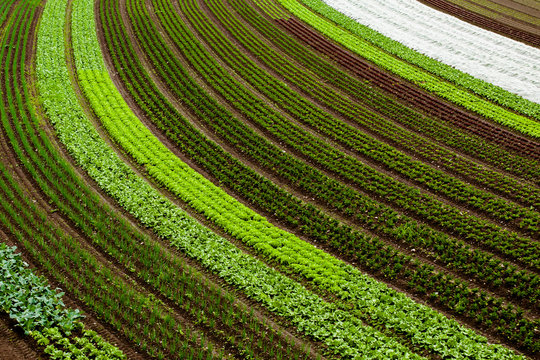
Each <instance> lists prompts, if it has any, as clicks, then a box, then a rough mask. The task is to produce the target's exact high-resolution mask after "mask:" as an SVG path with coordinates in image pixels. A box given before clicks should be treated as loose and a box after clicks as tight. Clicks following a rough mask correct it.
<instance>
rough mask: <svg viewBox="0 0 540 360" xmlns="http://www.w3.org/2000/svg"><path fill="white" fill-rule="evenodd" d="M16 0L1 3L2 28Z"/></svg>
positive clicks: (0, 25) (0, 19)
mask: <svg viewBox="0 0 540 360" xmlns="http://www.w3.org/2000/svg"><path fill="white" fill-rule="evenodd" d="M14 3H15V0H5V1H2V4H0V28H1V27H2V26H3V25H4V22H5V21H6V20H7V19H8V15H9V11H10V10H11V8H12V6H13V4H14Z"/></svg>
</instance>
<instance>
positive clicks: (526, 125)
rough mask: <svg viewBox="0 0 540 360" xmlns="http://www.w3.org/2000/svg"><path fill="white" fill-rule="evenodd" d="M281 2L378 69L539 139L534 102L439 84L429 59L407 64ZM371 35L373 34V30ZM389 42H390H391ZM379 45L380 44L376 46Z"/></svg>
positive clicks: (291, 2) (318, 5) (322, 7)
mask: <svg viewBox="0 0 540 360" xmlns="http://www.w3.org/2000/svg"><path fill="white" fill-rule="evenodd" d="M279 1H280V3H281V4H282V5H283V6H284V7H285V8H286V9H288V10H289V11H290V12H292V13H293V14H294V15H296V16H297V17H298V18H300V19H301V20H303V21H305V22H306V23H308V24H309V25H311V26H312V27H314V28H316V29H317V30H319V31H321V32H322V33H323V34H325V35H327V36H329V37H330V38H332V39H334V40H336V41H338V42H339V43H341V44H343V45H344V46H345V47H347V48H348V49H350V50H352V51H354V52H355V53H357V54H359V55H360V56H361V57H363V58H366V59H368V60H369V61H371V62H373V63H374V64H376V65H377V66H379V67H381V68H383V69H386V70H388V71H390V72H392V73H394V74H397V75H399V76H400V77H402V78H404V79H406V80H408V81H410V82H412V83H414V84H416V85H418V86H419V87H421V88H423V89H425V90H427V91H429V92H432V93H434V94H436V95H437V96H440V97H442V98H444V99H447V100H449V101H451V102H453V103H455V104H458V105H460V106H462V107H464V108H466V109H468V110H470V111H473V112H475V113H477V114H479V115H482V116H484V117H486V118H488V119H490V120H493V121H495V122H497V123H500V124H502V125H505V126H509V127H512V128H514V129H516V130H518V131H520V132H522V133H524V134H527V135H531V136H534V137H539V136H540V128H539V127H538V125H537V120H535V119H536V118H539V117H540V115H538V113H537V112H538V110H536V112H533V111H531V110H530V109H534V108H536V106H534V103H532V102H530V101H526V100H525V102H526V106H525V105H522V104H520V103H519V99H520V98H519V97H517V96H516V95H513V94H510V93H508V92H506V93H505V94H504V95H501V96H502V97H500V96H497V95H496V96H490V95H491V94H496V91H495V90H494V89H493V86H490V85H489V84H487V83H485V82H482V84H485V86H483V87H479V86H474V87H472V89H471V90H472V91H477V92H478V93H479V95H475V94H472V93H471V92H469V91H466V90H463V89H462V88H461V87H460V86H467V84H466V83H465V82H461V81H460V82H459V84H460V85H459V86H456V85H454V84H452V83H450V82H444V81H440V80H441V78H440V77H438V76H441V77H442V76H445V74H444V72H442V71H438V72H437V76H435V75H432V74H430V73H428V72H427V71H422V70H421V68H422V65H424V64H425V63H426V62H428V60H425V61H424V62H415V63H414V65H412V64H409V63H406V62H404V61H401V60H399V59H397V58H395V57H393V56H392V55H390V54H388V53H386V52H385V51H386V50H388V51H391V47H390V46H385V47H384V51H383V50H381V49H380V48H378V47H376V46H374V45H373V44H371V43H370V42H369V40H368V36H367V35H364V34H362V33H360V32H359V31H357V32H355V33H354V34H353V33H351V32H348V31H346V30H343V29H342V28H340V27H338V26H337V25H336V24H334V23H332V22H330V21H328V20H326V19H325V18H323V17H320V16H319V15H317V14H315V13H314V12H312V11H311V10H309V9H308V8H306V7H304V6H303V5H302V4H300V3H299V2H298V1H296V0H279ZM304 2H305V3H306V4H308V6H310V7H312V8H313V9H314V11H317V12H320V13H321V14H323V16H324V17H328V18H332V19H333V20H334V21H336V23H337V24H339V25H340V26H343V27H349V28H350V27H351V23H352V24H353V25H354V27H361V25H360V24H358V23H357V22H355V21H353V20H351V19H348V18H347V17H346V16H345V15H343V14H340V13H339V12H337V11H335V10H334V9H332V8H330V7H328V6H327V5H326V4H324V3H322V2H320V1H318V0H305V1H304ZM362 29H363V28H362ZM370 33H374V32H373V31H372V30H371V31H370ZM374 37H375V38H380V37H381V35H380V34H377V35H374ZM385 39H386V38H385ZM386 40H387V41H389V42H391V41H390V40H388V39H386ZM392 44H393V45H395V46H398V45H396V44H398V43H396V42H392ZM377 45H381V44H379V43H377ZM381 47H382V45H381ZM403 48H404V49H403ZM405 49H407V48H405V47H404V46H402V48H401V50H402V51H403V52H399V53H398V55H403V54H404V53H405V54H407V51H406V50H405ZM407 50H408V53H410V52H411V50H410V49H407ZM433 61H434V60H433ZM436 63H437V64H436V65H437V66H438V67H439V68H441V67H444V66H443V65H442V64H441V63H439V62H436ZM415 65H417V66H419V67H420V68H418V67H416V66H415ZM450 69H451V68H450ZM461 74H462V73H461ZM450 76H451V77H447V78H449V79H450V80H453V81H456V82H457V81H459V78H460V76H459V75H458V74H451V75H450ZM473 80H474V78H472V79H471V81H473ZM478 81H481V80H478ZM484 87H487V88H489V90H488V91H489V92H488V91H483V90H482V89H483V88H484ZM481 96H485V97H487V98H488V99H491V100H493V101H497V102H499V103H500V104H501V105H504V106H507V107H511V108H513V109H514V110H516V111H521V112H522V113H524V114H525V115H520V114H516V113H514V112H511V111H510V110H507V109H506V108H504V107H502V106H499V105H497V104H494V103H493V102H491V101H490V100H486V99H484V98H482V97H481ZM514 100H515V101H514ZM531 104H532V105H531ZM526 116H534V117H535V119H530V118H527V117H526Z"/></svg>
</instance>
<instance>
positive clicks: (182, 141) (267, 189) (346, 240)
mask: <svg viewBox="0 0 540 360" xmlns="http://www.w3.org/2000/svg"><path fill="white" fill-rule="evenodd" d="M115 6H117V5H116V4H115ZM100 12H101V17H102V22H103V23H104V24H105V36H106V39H107V42H108V44H109V46H110V47H111V48H112V49H115V51H113V52H110V54H111V56H112V57H113V61H114V62H115V68H116V70H117V71H118V74H119V75H120V76H121V78H122V80H123V81H124V82H125V84H126V85H127V87H128V89H129V91H130V92H131V94H132V95H133V96H134V97H135V99H136V101H137V104H138V105H139V106H141V108H142V109H144V111H145V112H146V113H147V116H148V117H149V118H150V119H152V120H153V121H155V122H156V123H157V124H158V125H159V126H160V127H161V128H162V129H163V131H165V132H166V133H167V135H168V136H170V137H171V138H172V139H174V141H175V142H176V144H177V145H178V146H179V148H180V149H182V151H183V152H185V153H186V154H189V156H190V157H193V158H194V159H195V160H196V161H197V162H198V163H200V164H202V165H204V166H205V168H206V169H207V170H209V171H210V172H211V173H212V174H214V175H215V176H216V177H217V178H218V179H219V181H222V182H223V183H226V184H228V186H230V187H231V188H232V189H234V190H235V191H237V192H240V193H241V194H242V195H249V196H250V197H249V201H251V202H252V203H253V204H255V205H256V206H260V207H263V208H265V209H269V210H268V211H269V212H270V213H272V214H275V215H276V216H279V217H280V218H281V219H283V220H284V221H286V222H287V223H288V224H290V225H291V226H299V228H300V230H301V231H302V232H303V233H304V234H306V235H307V236H310V237H313V238H315V239H316V240H317V241H322V242H323V243H327V244H329V245H331V246H332V247H334V248H335V249H338V250H339V251H340V252H344V253H347V254H348V255H350V256H354V258H355V260H356V261H359V262H360V263H361V264H362V265H363V266H366V267H367V268H368V269H370V270H371V271H375V272H377V271H382V272H383V273H384V275H385V276H390V277H392V276H401V277H403V278H405V279H407V281H408V282H409V286H411V287H412V288H414V289H415V291H417V292H418V293H420V294H423V293H425V292H426V291H428V292H430V293H431V295H430V300H431V301H435V302H436V303H439V304H442V305H444V306H446V307H448V308H450V309H452V310H453V311H457V312H458V313H459V314H464V313H465V314H467V316H469V317H470V318H472V319H475V320H476V321H478V322H480V323H485V324H492V322H494V323H500V324H501V325H502V326H499V327H498V329H499V330H498V331H500V332H501V333H502V334H504V336H505V337H507V338H509V339H512V341H519V342H520V343H525V342H526V343H528V344H532V343H534V340H533V339H534V335H532V334H533V331H534V326H535V325H534V324H533V323H530V322H528V321H527V320H524V319H523V318H522V317H521V316H517V317H516V316H515V315H514V311H513V310H512V308H508V307H506V306H501V302H500V299H493V298H492V297H490V296H486V294H485V293H483V292H481V296H480V297H477V294H476V289H472V290H471V289H468V288H467V285H466V284H465V283H462V282H460V281H457V280H456V279H451V278H448V277H446V276H443V275H442V274H440V273H433V272H432V269H429V267H427V268H426V267H423V266H419V264H418V263H416V262H411V261H410V258H405V257H404V256H403V255H402V254H400V253H396V251H395V250H393V249H391V248H389V247H387V246H386V245H383V244H382V243H381V242H380V241H378V240H377V239H370V238H366V237H365V236H364V235H362V234H360V233H358V232H355V231H353V230H351V229H350V228H348V227H345V226H340V225H339V224H338V223H337V222H336V221H335V220H332V219H329V218H328V217H326V216H324V215H323V214H322V213H320V212H318V211H317V210H316V209H315V208H314V207H312V206H310V205H307V204H302V203H300V202H299V201H298V200H297V199H294V198H292V197H291V196H290V195H289V194H287V193H285V192H284V191H282V190H280V189H279V188H277V187H276V186H275V185H273V184H272V183H271V182H269V181H267V180H266V179H264V178H262V177H260V176H257V175H256V174H254V173H253V172H252V171H250V169H247V168H245V167H242V166H240V164H239V163H238V162H237V161H236V160H234V159H232V158H231V157H230V155H228V154H226V153H224V152H223V151H221V150H220V149H219V148H217V147H216V146H215V145H214V144H213V143H211V142H208V141H207V140H205V139H204V137H201V136H200V133H198V132H197V130H194V128H193V127H191V126H189V125H188V124H187V123H186V122H185V119H183V118H182V117H181V115H179V114H178V113H176V112H175V111H174V109H171V107H170V105H169V104H168V103H167V100H166V99H165V98H163V96H162V95H161V94H160V93H159V91H158V90H157V89H156V88H155V87H154V86H153V85H152V82H151V80H150V79H149V78H148V77H146V75H145V70H144V69H142V67H141V64H140V63H139V62H138V61H136V60H134V59H136V55H135V53H134V52H133V49H131V48H130V46H129V43H128V42H126V41H125V40H124V39H126V38H127V35H126V34H125V30H124V29H123V28H122V27H121V25H119V24H121V20H120V16H119V13H118V9H114V8H112V7H111V4H110V3H109V7H106V6H102V7H101V9H100ZM151 32H152V31H151V30H150V31H149V30H144V31H142V32H140V34H141V36H142V35H144V36H146V35H147V34H149V33H151ZM111 33H112V34H113V35H111ZM117 33H120V34H121V35H117ZM151 39H152V41H156V40H157V37H152V38H151ZM164 48H165V47H163V49H164ZM147 53H148V54H153V51H152V48H149V49H148V52H147ZM158 70H159V69H158ZM173 75H174V73H173V74H171V76H173ZM177 79H178V81H179V82H183V81H184V80H186V79H187V78H185V77H179V78H177ZM165 80H166V81H168V85H170V86H172V85H174V82H173V81H172V80H171V77H166V78H165ZM178 95H186V96H185V97H181V99H182V101H183V102H185V103H186V104H190V103H192V104H193V105H191V106H193V107H192V109H193V110H194V111H196V113H197V114H198V115H199V116H200V117H201V118H211V119H213V122H216V121H217V120H218V119H220V118H219V117H218V116H217V114H218V113H216V112H215V109H214V110H212V109H211V108H210V107H209V105H211V104H212V102H213V99H212V98H205V97H204V93H201V92H200V90H199V91H198V90H197V88H194V89H193V90H192V89H190V90H189V91H188V90H186V91H183V92H181V93H179V94H178ZM171 119H175V121H171ZM224 134H227V132H224ZM224 170H226V171H224ZM314 184H319V183H318V182H315V183H314ZM312 185H313V184H312V183H310V186H312ZM326 186H327V184H324V185H323V186H321V187H319V188H318V191H320V192H323V193H324V192H325V191H326V190H327V189H326ZM374 211H377V210H376V209H371V210H369V211H368V213H369V214H370V215H371V216H370V217H369V218H370V219H374V216H375V214H376V212H375V213H374ZM379 220H380V221H381V223H384V222H386V220H387V219H385V218H382V219H381V218H379ZM371 223H372V222H371ZM397 230H399V238H400V239H408V241H415V243H414V246H415V247H416V246H417V247H418V248H422V247H425V246H430V245H433V244H434V242H435V243H439V242H440V241H441V240H443V239H441V238H440V237H433V238H431V233H430V232H429V231H425V230H422V232H421V234H422V235H421V236H414V235H411V234H412V233H411V231H410V229H408V228H407V227H400V228H398V229H397ZM428 239H429V241H428ZM448 245H449V244H448V243H440V246H438V247H440V248H446V247H448ZM459 246H461V245H459ZM404 263H405V264H407V265H410V266H412V267H413V268H414V270H413V271H409V269H408V268H407V267H405V268H404V266H403V265H404ZM470 263H473V264H474V263H477V265H478V264H482V266H483V267H484V269H486V268H489V270H487V272H486V273H491V274H495V273H498V274H501V272H500V271H501V270H500V268H498V267H492V264H493V263H492V262H491V261H487V262H486V261H483V260H481V259H480V258H477V257H476V255H475V258H474V259H471V260H469V261H465V262H463V264H464V265H465V264H470ZM507 270H508V271H510V272H513V271H515V269H514V270H512V269H510V268H507V269H506V270H504V272H505V273H506V271H507ZM523 275H524V274H521V273H517V274H516V276H515V277H512V278H513V279H514V282H513V283H514V284H516V285H518V286H519V287H520V288H521V290H520V291H522V290H525V291H528V290H526V289H527V288H528V285H526V286H525V287H522V285H523V284H524V282H523V281H522V279H523ZM504 276H506V275H504ZM497 277H498V275H497V276H495V278H497ZM517 278H520V280H519V281H515V280H516V279H517ZM509 279H510V278H509ZM525 281H528V280H525ZM532 288H533V289H535V288H536V285H533V286H532ZM473 290H474V291H473ZM433 295H434V296H433ZM437 300H439V301H437ZM469 309H470V310H469ZM472 309H482V311H481V312H478V311H477V310H474V311H473V310H472ZM521 314H522V313H521ZM524 324H527V325H526V327H524ZM487 326H491V325H487ZM515 326H517V327H518V328H520V327H521V328H522V329H527V334H528V335H526V336H525V335H523V334H522V335H517V332H516V331H513V330H511V329H514V328H515ZM529 346H530V345H529Z"/></svg>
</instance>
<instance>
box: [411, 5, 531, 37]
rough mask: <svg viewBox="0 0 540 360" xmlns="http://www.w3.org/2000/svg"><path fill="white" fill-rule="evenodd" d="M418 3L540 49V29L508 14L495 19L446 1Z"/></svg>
mask: <svg viewBox="0 0 540 360" xmlns="http://www.w3.org/2000/svg"><path fill="white" fill-rule="evenodd" d="M418 1H420V2H422V3H424V4H426V5H428V6H431V7H432V8H434V9H437V10H440V11H443V12H445V13H447V14H450V15H452V16H455V17H457V18H459V19H461V20H464V21H467V22H468V23H471V24H474V25H477V26H479V27H482V28H484V29H486V30H489V31H493V32H496V33H498V34H501V35H503V36H506V37H509V38H511V39H514V40H517V41H521V42H523V43H525V44H528V45H531V46H535V47H540V28H538V29H536V28H534V27H533V26H532V25H531V24H527V23H524V22H522V21H520V20H519V19H515V18H513V17H511V16H509V15H508V14H500V17H499V18H497V19H495V18H490V17H487V16H485V15H482V14H478V13H475V12H472V11H470V10H468V9H465V8H462V7H460V6H458V5H456V4H452V3H451V2H449V1H445V0H418ZM498 3H500V4H501V5H504V6H507V7H512V5H514V2H513V1H511V0H500V1H498ZM476 5H479V4H476ZM479 6H480V5H479ZM532 10H533V9H531V12H532ZM491 11H492V10H491ZM530 15H532V14H530Z"/></svg>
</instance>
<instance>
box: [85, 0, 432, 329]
mask: <svg viewBox="0 0 540 360" xmlns="http://www.w3.org/2000/svg"><path fill="white" fill-rule="evenodd" d="M128 6H130V3H128ZM136 10H139V11H144V10H142V9H141V7H140V4H139V6H138V7H136V8H133V9H131V10H130V11H131V13H130V15H132V14H133V11H136ZM111 12H112V11H107V12H105V11H104V9H102V11H101V14H102V16H104V17H105V16H110V14H111ZM106 14H107V15H106ZM132 16H133V15H132ZM108 21H109V19H108V18H105V20H104V23H105V24H107V22H108ZM105 26H107V25H105ZM106 34H107V33H106ZM122 43H125V42H122ZM92 76H93V77H96V76H97V74H96V73H94V74H93V75H92ZM131 84H134V83H133V82H132V83H131ZM147 84H148V83H147ZM99 86H101V90H99V91H98V90H97V88H98V87H99ZM111 86H112V85H107V84H101V85H100V84H99V83H97V84H96V85H95V86H94V88H93V91H92V92H88V94H93V96H97V95H96V94H99V93H103V92H106V89H107V88H109V87H111ZM110 91H112V90H110ZM101 100H102V101H104V100H107V99H106V98H105V97H102V99H101ZM94 101H95V102H96V103H97V100H94ZM118 101H120V99H118V100H116V98H115V99H114V100H110V103H116V102H118ZM109 108H110V106H109ZM102 111H105V112H104V113H103V114H102V115H101V116H100V118H101V119H102V121H103V122H104V125H105V126H106V128H108V129H109V133H110V134H111V136H112V137H113V138H114V139H115V141H117V142H119V143H120V144H122V147H123V148H124V149H125V150H126V151H127V152H128V153H130V154H131V155H132V156H134V157H135V158H136V159H137V160H138V161H139V162H140V163H141V164H144V165H145V167H146V168H147V169H148V172H149V173H150V174H151V175H152V176H153V177H154V178H156V179H157V181H158V183H161V184H164V185H165V186H167V187H168V188H169V189H170V190H171V191H172V192H173V193H175V194H177V195H178V196H179V197H180V198H181V199H183V200H184V201H186V202H188V203H189V204H190V205H191V206H192V207H193V208H195V209H196V210H198V211H199V212H203V213H204V214H205V216H206V217H207V218H209V219H211V220H213V221H214V222H215V223H216V224H218V225H220V226H221V227H222V228H224V229H225V230H226V231H227V232H229V233H230V234H231V235H233V236H235V237H237V238H239V239H241V240H243V241H245V242H246V243H247V244H248V245H251V246H253V247H254V248H255V249H257V250H259V251H260V252H262V253H263V254H265V255H266V256H270V257H273V258H277V259H279V260H280V261H281V262H282V263H283V265H284V266H286V267H288V268H290V269H292V270H295V272H297V273H298V272H300V273H301V274H304V276H306V274H308V276H306V277H307V279H308V280H313V279H314V277H316V278H317V281H314V283H315V284H317V283H320V285H323V287H324V288H326V289H328V290H329V291H334V292H337V293H338V295H341V296H343V297H348V298H351V297H354V300H359V298H361V297H362V296H361V295H360V294H359V293H357V294H356V295H354V293H355V291H353V295H351V294H349V293H348V292H347V291H346V290H345V288H350V289H354V287H355V286H358V284H361V283H362V281H361V280H360V279H359V278H358V277H359V275H360V274H359V273H358V272H357V270H355V269H353V268H351V267H350V266H345V265H340V266H345V267H346V268H347V269H348V270H347V271H349V272H352V274H356V275H355V276H353V278H354V280H353V281H347V282H346V283H344V284H341V285H342V286H343V288H340V287H339V285H338V284H339V282H336V281H335V280H337V279H325V278H324V276H320V275H319V276H315V274H317V272H318V271H317V270H316V269H317V267H320V265H319V266H317V265H318V263H319V264H324V265H325V267H327V268H328V270H329V271H325V273H326V272H329V273H333V274H340V275H341V277H345V278H346V277H347V275H346V272H343V271H339V269H338V268H336V267H334V271H332V266H331V263H332V262H335V261H336V260H335V259H333V258H331V257H329V256H328V255H324V253H321V252H320V251H318V250H316V249H315V248H313V247H311V245H308V244H306V243H303V242H302V241H300V240H299V239H298V238H296V237H294V236H292V235H290V234H287V233H284V232H283V231H281V230H279V229H276V228H274V227H272V226H271V225H270V224H269V223H267V222H266V221H264V219H261V218H260V217H259V216H258V215H257V214H256V213H254V212H252V211H251V210H250V209H248V208H246V207H244V206H242V205H241V204H238V203H236V205H235V201H234V200H233V199H231V198H230V197H229V196H228V195H227V194H226V193H224V192H223V191H221V190H220V189H219V188H216V187H215V186H214V185H213V184H211V183H210V182H208V181H206V180H205V179H204V178H202V177H200V176H198V175H197V174H196V173H195V172H193V171H192V170H191V171H190V169H189V168H187V167H186V165H185V164H184V163H182V162H181V161H180V160H179V159H178V158H176V157H175V156H174V155H173V154H172V153H170V152H169V151H168V150H167V149H166V148H164V147H163V145H161V143H159V141H157V140H156V139H155V138H153V137H152V135H151V134H150V133H149V131H148V130H147V129H146V128H144V127H143V126H142V125H141V124H140V122H138V120H137V119H136V118H134V117H132V118H130V117H128V116H126V115H122V116H115V117H113V116H110V115H107V111H108V110H107V107H103V110H102ZM126 111H127V110H126ZM117 122H118V123H119V124H117V125H116V123H117ZM126 129H129V130H131V132H132V134H128V132H127V131H126ZM130 138H131V139H130ZM242 219H243V220H242ZM241 220H242V222H240V221H241ZM235 223H236V224H235ZM265 239H268V240H265ZM289 239H290V241H287V240H289ZM267 241H270V243H269V244H268V243H267ZM307 249H311V251H310V252H311V253H312V254H309V253H308V252H307ZM298 253H300V256H299V255H298ZM313 253H314V254H313ZM316 255H319V256H317V257H318V258H320V257H322V259H320V260H317V259H315V258H314V256H316ZM306 257H307V258H309V260H307V259H306ZM338 263H339V264H342V263H340V262H338ZM319 271H320V270H319ZM309 274H312V275H309ZM364 281H365V280H364ZM354 284H356V285H354ZM368 288H373V286H369V287H368ZM363 295H365V294H363ZM405 299H407V298H405ZM408 301H410V300H408ZM387 305H388V304H387ZM426 310H427V311H431V312H432V310H428V309H426ZM386 313H388V312H386ZM381 316H383V315H381ZM402 320H403V319H402ZM415 321H416V320H415ZM404 322H406V320H404V321H403V323H401V327H403V326H404ZM413 322H414V321H413ZM411 324H412V323H410V324H409V326H410V325H411ZM396 326H398V325H396Z"/></svg>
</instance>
